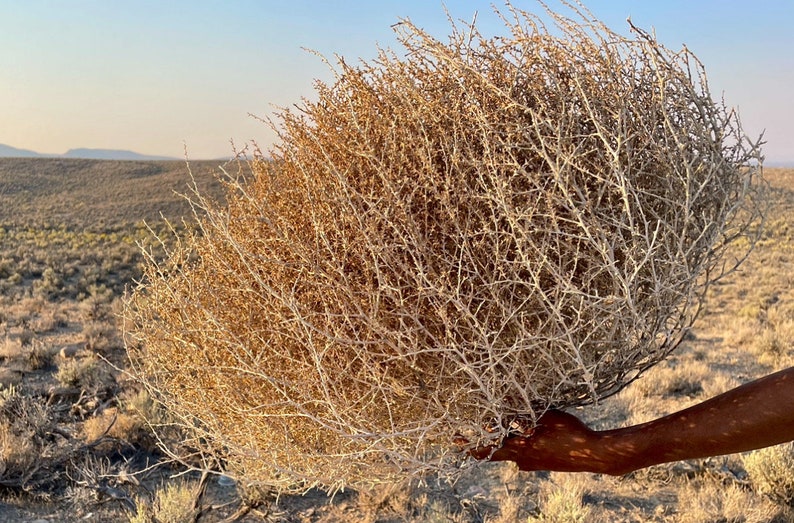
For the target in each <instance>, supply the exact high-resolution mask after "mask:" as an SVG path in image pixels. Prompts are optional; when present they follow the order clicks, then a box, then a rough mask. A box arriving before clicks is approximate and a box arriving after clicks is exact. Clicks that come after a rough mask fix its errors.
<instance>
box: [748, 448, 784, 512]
mask: <svg viewBox="0 0 794 523" xmlns="http://www.w3.org/2000/svg"><path fill="white" fill-rule="evenodd" d="M742 463H743V464H744V468H745V469H746V470H747V475H748V476H749V478H750V483H751V484H752V485H753V486H754V487H755V489H756V490H757V491H758V492H759V493H761V494H765V495H767V496H769V497H770V498H772V499H773V500H774V501H777V502H779V503H784V504H787V505H792V506H794V447H792V445H791V444H789V443H787V444H784V445H775V446H773V447H768V448H765V449H760V450H754V451H752V452H748V453H747V454H743V455H742Z"/></svg>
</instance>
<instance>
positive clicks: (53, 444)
mask: <svg viewBox="0 0 794 523" xmlns="http://www.w3.org/2000/svg"><path fill="white" fill-rule="evenodd" d="M225 168H226V170H227V172H229V173H230V174H231V175H232V176H234V173H235V172H236V169H237V166H236V165H235V164H234V162H231V163H230V164H228V165H226V166H225ZM191 171H192V175H193V176H192V178H191V176H190V175H189V174H188V169H187V167H186V165H185V164H184V163H180V162H114V161H89V160H62V159H58V160H56V159H2V160H0V521H21V522H33V521H36V522H42V521H52V522H55V521H59V522H60V521H65V522H72V521H74V522H77V521H132V522H136V523H140V522H146V521H152V522H154V521H159V522H161V523H166V522H181V521H207V522H210V521H224V520H225V521H249V522H253V521H283V522H307V523H308V522H326V523H330V522H348V521H350V522H371V523H375V522H382V523H386V522H389V523H391V522H402V521H411V522H425V521H430V522H456V523H464V522H490V523H497V522H500V523H506V522H515V521H522V522H529V521H548V522H598V521H602V522H609V521H636V522H644V521H654V522H746V523H750V522H772V521H779V522H783V521H792V520H794V511H792V507H794V449H792V446H791V445H790V444H786V445H780V446H777V447H772V448H770V449H765V450H762V451H755V452H750V453H746V454H743V455H731V456H724V457H717V458H710V459H703V460H693V461H687V462H680V463H672V464H666V465H659V466H656V467H652V468H649V469H646V470H642V471H638V472H635V473H631V474H628V475H626V476H623V477H610V476H603V475H597V474H563V473H542V472H539V473H523V472H518V471H517V470H516V468H515V467H514V466H513V465H510V464H504V463H500V464H483V465H482V466H479V467H476V468H474V469H472V470H471V471H468V472H466V474H465V475H464V476H463V477H461V478H460V479H459V481H457V482H456V483H455V484H447V483H444V482H441V481H439V480H437V479H435V478H432V477H426V478H415V480H414V481H412V482H410V483H406V484H400V485H390V486H383V487H380V488H378V489H376V490H374V491H367V492H354V491H350V490H347V491H342V492H338V493H336V494H335V495H334V496H333V497H329V496H327V495H325V494H324V493H322V492H310V493H308V494H307V495H305V496H282V497H280V498H278V499H273V498H272V496H270V495H269V494H268V493H267V492H262V491H261V490H258V489H253V488H249V487H247V486H245V485H241V484H235V483H234V482H231V481H229V480H228V479H227V478H224V477H222V476H207V477H205V478H201V477H199V475H197V474H196V473H192V472H187V471H186V469H185V468H184V467H183V466H181V465H179V464H176V463H174V462H172V461H171V460H169V459H168V456H166V455H165V454H164V453H163V452H162V451H161V449H160V446H159V445H158V439H157V437H156V436H155V435H153V434H152V433H151V431H150V429H149V424H150V423H156V420H157V419H158V417H161V416H164V415H166V414H164V413H163V412H161V411H160V410H159V409H158V407H157V406H156V405H155V404H153V402H152V401H151V399H150V398H148V397H147V395H146V394H145V393H144V392H143V391H142V389H141V387H140V386H139V385H138V384H137V383H136V381H135V380H134V379H133V378H132V377H130V376H129V375H127V374H126V373H125V368H126V367H125V365H126V364H125V351H124V342H123V333H122V331H123V322H122V319H121V317H120V311H121V302H122V300H123V297H124V295H125V292H128V290H129V288H130V287H131V286H132V285H134V282H135V281H136V279H137V278H139V277H140V275H141V263H142V261H143V256H142V254H141V248H146V249H150V250H151V252H152V253H153V254H154V255H155V256H157V255H159V254H158V253H160V252H161V251H162V249H164V248H167V247H168V246H167V245H161V244H159V243H158V242H156V241H155V240H154V234H157V235H159V236H160V237H163V238H169V237H172V235H171V233H170V232H169V229H170V228H173V229H176V230H177V231H179V230H182V229H183V228H189V227H190V224H191V209H190V205H189V204H188V202H187V200H186V199H185V198H184V197H182V196H180V194H188V195H189V194H190V191H191V190H192V189H191V188H192V187H193V186H194V184H195V186H196V187H198V189H199V190H200V191H202V192H203V193H208V194H212V195H214V196H215V197H216V198H222V188H221V183H219V181H218V180H217V179H216V177H215V174H216V173H217V172H218V166H217V165H216V164H212V163H201V162H199V163H196V164H191ZM765 176H766V178H767V179H768V181H769V184H770V189H769V199H770V208H769V211H768V213H767V216H766V220H765V224H764V229H763V235H762V238H761V240H760V242H759V243H758V244H757V246H756V248H755V250H754V251H753V252H752V254H751V255H750V257H749V258H748V259H747V260H746V261H745V263H744V264H743V265H742V266H741V268H740V269H739V270H738V271H736V272H734V273H732V274H731V275H729V276H727V277H726V278H725V279H723V280H721V281H720V282H719V283H718V284H716V285H714V286H713V287H711V289H710V291H709V295H708V300H707V303H706V306H705V307H704V309H703V311H702V312H701V314H700V316H699V318H698V320H697V322H696V323H695V326H694V328H693V329H692V330H691V332H690V333H689V334H688V335H687V337H686V340H685V342H684V343H683V344H682V345H681V346H680V347H679V348H678V349H677V351H676V352H675V353H674V354H673V355H672V356H671V357H669V358H668V359H667V360H666V361H664V362H663V363H661V364H659V365H657V366H656V367H654V368H653V369H651V370H650V371H648V372H646V373H645V374H644V375H642V376H640V377H639V378H638V379H637V380H636V381H635V382H634V383H633V384H631V385H630V386H628V387H627V388H626V389H624V390H623V391H622V392H620V393H619V394H617V395H615V396H613V397H611V398H608V399H606V400H604V401H603V402H601V403H600V404H598V405H591V406H587V407H583V408H581V409H579V410H577V411H576V414H578V415H580V416H582V417H583V418H584V419H586V420H588V422H589V423H590V424H591V425H592V426H594V427H597V428H603V429H607V428H615V427H619V426H624V425H630V424H635V423H640V422H643V421H646V420H649V419H652V418H655V417H657V416H660V415H664V414H667V413H670V412H673V411H676V410H678V409H681V408H684V407H687V406H689V405H691V404H693V403H696V402H699V401H702V400H704V399H706V398H709V397H711V396H714V395H716V394H719V393H721V392H723V391H725V390H728V389H730V388H732V387H735V386H737V385H739V384H741V383H744V382H747V381H750V380H752V379H754V378H757V377H760V376H762V375H764V374H767V373H769V372H772V371H774V370H777V369H781V368H785V367H788V366H791V365H793V364H794V350H793V349H794V347H793V346H792V339H794V242H793V241H792V239H793V237H794V169H766V170H765Z"/></svg>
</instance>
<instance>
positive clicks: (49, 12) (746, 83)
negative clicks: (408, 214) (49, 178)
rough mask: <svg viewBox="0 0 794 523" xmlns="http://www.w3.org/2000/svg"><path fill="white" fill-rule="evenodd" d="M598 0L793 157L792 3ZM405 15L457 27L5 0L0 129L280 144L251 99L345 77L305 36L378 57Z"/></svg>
mask: <svg viewBox="0 0 794 523" xmlns="http://www.w3.org/2000/svg"><path fill="white" fill-rule="evenodd" d="M446 5H447V7H448V9H449V11H450V14H451V15H452V16H453V17H454V18H456V19H466V20H470V19H471V18H472V15H473V14H474V13H475V11H478V12H479V15H478V27H479V28H480V30H481V31H482V32H483V33H484V34H486V35H492V34H498V33H501V32H503V30H502V29H501V23H500V22H499V20H498V18H497V17H496V16H495V15H494V14H493V12H492V9H491V7H490V2H489V1H487V0H483V1H474V0H462V1H454V0H450V1H447V2H446ZM499 5H500V6H501V5H502V4H501V3H500V4H499ZM514 5H515V6H516V7H519V8H522V9H526V10H529V11H534V12H538V11H539V10H540V9H541V7H540V6H539V5H538V4H537V3H535V2H519V1H515V2H514ZM550 5H551V6H552V7H559V4H557V3H556V2H552V3H551V4H550ZM587 5H588V7H589V8H590V10H591V11H592V12H593V14H594V15H595V16H596V17H598V18H600V19H601V20H602V21H604V22H605V23H606V24H607V25H608V26H610V27H611V28H612V29H614V30H616V31H618V32H621V33H627V32H628V31H627V27H628V26H627V23H626V18H627V17H629V16H630V17H631V19H632V21H633V22H634V23H635V24H636V25H638V26H640V27H643V28H645V29H652V28H653V29H655V31H656V34H657V37H658V38H659V40H660V41H661V42H662V43H663V44H664V45H666V46H667V47H670V48H671V49H680V48H681V46H682V44H686V45H687V47H688V48H689V49H690V50H692V51H693V52H694V53H695V54H696V55H697V56H698V57H699V58H700V59H701V61H703V63H704V64H705V66H706V71H707V73H708V75H709V80H710V86H711V91H712V94H713V95H714V96H715V97H717V98H719V97H720V96H724V99H725V102H726V104H727V105H728V106H732V107H737V108H738V110H739V113H740V115H741V118H742V122H743V124H744V128H745V131H746V132H747V134H748V135H749V136H750V137H756V136H758V134H760V133H761V132H762V131H763V130H764V129H766V134H765V140H766V141H767V145H766V146H765V148H764V152H765V155H766V157H767V160H768V161H769V162H770V163H779V162H792V161H794V148H792V147H791V144H792V143H794V104H792V102H791V101H790V94H789V92H790V90H791V85H794V35H792V34H791V31H790V28H791V27H792V26H794V3H792V2H789V1H784V0H774V1H768V2H763V3H760V4H757V5H756V6H754V7H749V6H748V4H747V3H746V2H742V3H739V2H733V1H722V2H718V1H716V0H703V1H701V2H698V3H697V4H694V5H692V4H691V3H690V2H689V1H684V0H671V1H668V2H664V3H657V2H653V3H650V2H643V3H641V4H639V5H637V3H636V2H633V1H630V0H614V1H607V0H592V1H590V2H587ZM401 17H408V18H410V19H411V20H412V21H413V22H414V23H416V24H417V25H418V26H420V27H423V28H425V29H427V30H428V31H430V32H431V33H432V34H434V35H435V36H438V37H441V38H443V37H444V36H445V35H446V34H447V33H448V32H449V24H448V22H447V19H446V15H445V13H444V10H443V7H442V4H441V2H440V1H439V2H437V3H436V2H434V1H430V2H426V1H419V0H410V1H406V0H401V1H397V0H385V1H383V2H379V3H377V4H370V3H369V2H348V3H345V4H344V5H329V3H327V2H312V1H308V0H294V1H293V2H289V3H286V4H285V3H281V2H273V1H256V0H240V1H237V2H234V3H227V4H224V5H221V4H220V3H215V2H209V1H204V0H200V1H192V2H187V1H184V0H179V1H173V2H168V3H164V2H157V1H154V0H146V1H140V2H135V3H131V2H130V3H127V2H114V3H105V2H102V1H100V0H83V1H80V0H74V1H71V2H58V3H55V2H51V1H46V0H31V1H28V2H24V3H23V2H16V1H14V0H0V71H3V73H4V74H3V79H2V81H0V143H2V144H5V145H8V146H11V147H15V148H19V149H29V150H33V151H37V152H40V153H43V154H63V153H64V152H65V151H67V150H69V149H75V148H90V149H124V150H131V151H135V152H137V153H140V154H145V155H157V156H169V157H176V158H181V157H183V156H184V151H185V150H186V151H187V154H188V156H189V157H191V158H193V159H203V158H223V157H228V156H230V155H231V154H232V145H231V144H230V141H234V143H235V144H236V145H237V147H238V148H241V147H243V146H244V145H245V144H246V143H247V142H249V141H250V140H256V141H257V142H258V143H259V144H260V146H262V147H263V148H264V149H267V148H269V147H270V146H271V144H272V142H273V140H274V134H273V132H272V131H271V130H270V129H269V128H268V127H267V125H266V124H264V123H262V122H261V121H259V120H257V119H256V118H253V117H251V116H249V113H250V114H253V115H255V116H256V117H259V118H267V117H269V116H271V115H272V114H273V113H274V111H275V108H276V107H278V106H291V105H293V104H296V103H300V100H301V97H309V98H311V97H312V96H313V80H314V79H315V78H318V79H321V80H325V81H329V80H330V79H331V77H332V76H331V73H330V71H329V70H328V67H327V66H326V65H325V64H324V63H323V62H322V60H321V59H320V58H318V57H317V56H315V55H313V54H311V53H309V52H307V51H305V50H303V49H302V48H310V49H313V50H315V51H317V52H319V53H321V54H323V55H325V56H327V57H329V58H330V59H331V60H333V57H334V55H335V54H339V55H342V56H344V57H345V58H346V59H347V60H348V61H350V62H355V61H356V60H357V59H359V58H363V59H371V58H373V57H374V55H375V53H376V45H378V44H379V45H381V46H383V47H392V48H395V49H396V50H399V49H398V48H397V44H396V40H395V38H394V33H393V31H392V29H391V25H392V24H394V23H395V22H397V21H398V19H399V18H401Z"/></svg>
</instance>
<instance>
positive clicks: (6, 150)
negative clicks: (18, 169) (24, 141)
mask: <svg viewBox="0 0 794 523" xmlns="http://www.w3.org/2000/svg"><path fill="white" fill-rule="evenodd" d="M41 156H44V155H43V154H41V153H37V152H36V151H28V150H27V149H17V148H16V147H11V146H10V145H3V144H2V143H0V158H9V157H11V158H38V157H41Z"/></svg>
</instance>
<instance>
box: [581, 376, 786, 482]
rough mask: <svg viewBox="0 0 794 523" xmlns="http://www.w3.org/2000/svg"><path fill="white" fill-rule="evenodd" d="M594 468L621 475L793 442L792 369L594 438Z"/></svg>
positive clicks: (599, 433)
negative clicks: (678, 462)
mask: <svg viewBox="0 0 794 523" xmlns="http://www.w3.org/2000/svg"><path fill="white" fill-rule="evenodd" d="M596 435H597V441H598V444H597V445H595V446H594V449H593V450H592V451H591V452H592V454H593V457H594V458H595V463H594V465H595V466H599V467H601V465H600V463H607V464H610V465H611V470H602V471H603V472H608V473H610V474H624V473H627V472H630V471H632V470H636V469H640V468H643V467H647V466H650V465H655V464H658V463H666V462H669V461H678V460H683V459H693V458H701V457H707V456H715V455H722V454H732V453H734V452H743V451H746V450H752V449H757V448H762V447H766V446H769V445H774V444H777V443H783V442H785V441H790V440H792V439H794V369H786V370H784V371H781V372H778V373H775V374H772V375H769V376H766V377H764V378H761V379H760V380H756V381H753V382H751V383H748V384H745V385H743V386H741V387H738V388H736V389H732V390H730V391H728V392H726V393H724V394H721V395H719V396H716V397H714V398H712V399H710V400H707V401H705V402H703V403H700V404H697V405H695V406H693V407H690V408H688V409H685V410H682V411H680V412H676V413H674V414H671V415H669V416H665V417H663V418H659V419H657V420H654V421H651V422H648V423H644V424H642V425H636V426H633V427H627V428H624V429H617V430H611V431H604V432H597V433H596Z"/></svg>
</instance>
